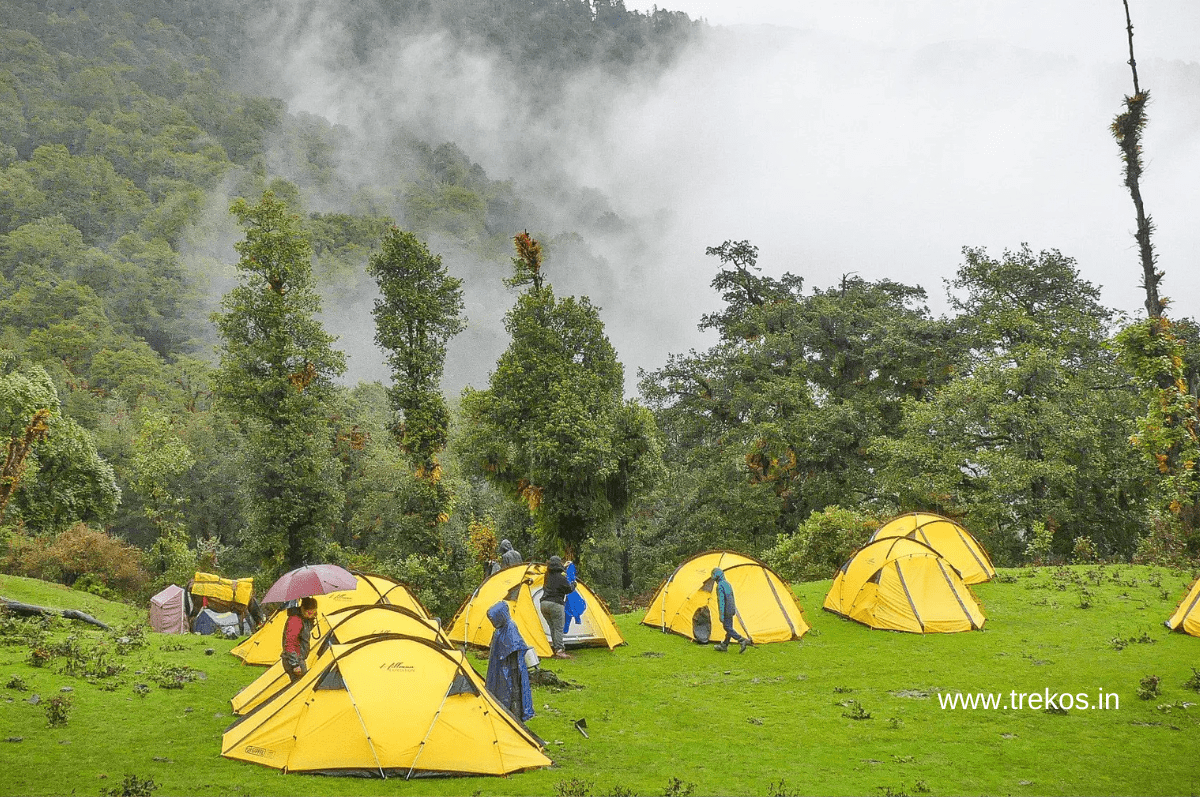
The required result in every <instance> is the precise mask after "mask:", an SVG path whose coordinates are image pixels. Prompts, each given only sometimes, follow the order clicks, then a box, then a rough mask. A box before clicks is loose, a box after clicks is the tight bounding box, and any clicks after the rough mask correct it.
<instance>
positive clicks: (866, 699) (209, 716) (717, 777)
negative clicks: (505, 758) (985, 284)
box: [0, 566, 1200, 795]
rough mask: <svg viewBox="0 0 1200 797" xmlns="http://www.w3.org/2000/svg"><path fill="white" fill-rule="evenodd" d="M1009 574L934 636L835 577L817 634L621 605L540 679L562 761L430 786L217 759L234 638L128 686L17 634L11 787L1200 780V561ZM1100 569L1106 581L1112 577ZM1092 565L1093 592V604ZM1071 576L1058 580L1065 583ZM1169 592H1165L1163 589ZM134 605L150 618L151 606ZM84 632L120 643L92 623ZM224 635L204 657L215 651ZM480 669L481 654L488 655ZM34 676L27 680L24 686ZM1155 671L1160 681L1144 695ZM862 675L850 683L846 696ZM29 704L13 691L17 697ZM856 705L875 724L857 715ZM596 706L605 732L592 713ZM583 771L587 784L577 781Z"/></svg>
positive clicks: (201, 646) (48, 596)
mask: <svg viewBox="0 0 1200 797" xmlns="http://www.w3.org/2000/svg"><path fill="white" fill-rule="evenodd" d="M1070 572H1071V573H1072V574H1073V578H1074V580H1072V579H1068V578H1065V577H1064V576H1063V575H1061V574H1060V575H1059V576H1058V577H1057V578H1056V577H1055V571H1052V570H1049V569H1030V570H1019V571H1010V573H1011V574H1012V575H1015V576H1016V577H1017V578H1016V580H1015V581H1012V582H1009V583H991V584H985V585H981V586H979V587H976V588H975V589H976V592H977V594H978V595H979V596H980V598H981V599H982V600H983V601H984V604H985V608H986V611H987V614H988V617H989V619H988V623H987V627H986V630H985V631H983V632H981V633H970V634H954V635H945V636H937V635H931V636H925V637H922V636H915V635H909V634H897V633H887V632H879V631H871V630H869V629H867V628H865V627H863V626H861V625H858V624H855V623H851V622H848V621H844V620H841V619H839V618H837V617H834V616H833V615H830V614H828V613H825V612H822V611H820V610H819V607H820V604H821V600H822V599H823V597H824V593H825V590H826V589H827V588H828V582H817V583H811V584H801V585H798V587H797V592H798V594H799V595H800V599H801V603H802V604H803V605H804V606H805V607H806V608H807V609H808V614H809V619H810V621H811V622H813V624H814V626H815V630H814V632H813V633H811V634H810V635H808V636H806V637H805V638H804V640H802V641H801V642H800V643H788V644H776V645H766V646H763V647H761V648H758V649H753V650H750V651H747V653H746V654H745V655H738V654H736V653H728V654H724V655H722V654H718V653H715V652H714V651H713V650H712V649H711V648H707V647H699V646H696V645H693V644H692V643H690V642H688V641H687V640H684V639H682V638H679V637H675V636H668V635H663V634H661V633H658V632H655V631H653V630H650V629H648V628H645V627H643V626H640V625H639V624H638V621H639V620H640V619H641V615H640V614H635V615H624V616H620V617H618V618H617V621H618V625H619V626H620V627H621V630H622V632H623V633H624V634H625V636H626V638H627V639H628V641H629V645H628V646H626V647H622V648H618V649H617V650H616V651H614V652H612V653H609V652H607V651H604V650H587V651H582V652H581V653H580V654H579V656H578V658H577V659H576V660H575V661H571V662H555V669H556V670H557V671H558V672H559V673H560V674H561V675H563V676H564V677H566V678H568V679H570V680H573V681H576V682H578V683H580V684H582V685H583V686H584V688H583V689H581V690H578V691H569V692H561V693H554V692H549V691H546V690H542V689H538V690H535V693H534V699H535V702H536V706H537V709H538V715H537V716H536V717H535V718H534V719H533V720H532V721H531V722H530V726H531V727H532V729H533V730H534V731H535V732H537V733H538V734H540V735H541V736H543V737H544V738H545V739H546V740H547V742H548V743H549V748H548V753H549V755H550V757H551V758H553V759H554V761H555V764H556V765H555V767H554V768H551V769H548V770H542V771H537V772H531V773H524V774H520V775H516V776H513V777H511V778H508V779H503V778H470V779H442V780H424V781H420V782H415V783H403V782H399V781H395V780H392V781H389V782H388V783H387V784H386V785H384V784H383V783H381V782H379V781H361V780H353V779H346V778H336V779H329V778H322V777H312V776H302V775H288V776H281V775H279V774H278V773H276V772H275V771H274V770H268V769H265V768H260V767H256V766H253V765H249V764H242V763H238V762H231V761H227V760H225V759H222V758H221V757H220V756H219V752H218V751H219V746H220V737H221V733H222V731H223V730H224V728H225V727H226V726H227V725H228V723H229V721H230V715H229V704H228V699H229V697H230V696H232V695H233V694H234V693H236V692H237V691H238V689H240V688H241V686H242V685H244V684H245V683H248V682H249V681H250V680H251V679H252V678H253V677H255V676H256V675H257V673H258V672H259V670H258V669H257V668H247V667H243V666H242V665H240V664H239V663H238V661H237V660H236V659H235V658H234V657H232V656H230V655H228V650H229V648H230V647H232V646H233V643H232V642H228V641H223V640H213V639H208V638H200V637H187V638H184V639H182V646H183V648H184V649H182V650H170V649H168V650H165V651H164V650H162V646H163V645H168V646H170V645H172V644H176V645H177V644H179V643H180V642H181V640H180V639H179V638H170V637H161V636H157V635H152V636H151V640H152V641H151V643H150V646H149V648H147V649H144V650H142V651H137V652H134V653H132V654H130V655H129V656H128V657H126V658H124V659H121V661H123V662H125V663H127V664H128V665H129V669H128V670H127V671H126V672H125V673H123V674H122V675H120V676H118V680H119V681H120V682H121V685H120V686H118V687H117V688H116V690H115V691H103V690H102V689H100V688H99V687H98V686H96V685H93V684H89V683H87V682H84V681H80V680H77V679H72V678H70V677H67V676H65V675H60V674H56V673H55V672H52V671H48V670H38V669H33V668H30V667H29V666H28V665H26V664H25V663H24V660H25V657H26V655H27V649H26V648H25V647H23V646H4V647H0V739H4V738H6V737H12V736H21V737H23V739H24V740H23V741H21V742H3V741H0V744H2V745H3V748H2V749H3V753H4V760H5V764H6V765H5V766H4V767H0V794H4V795H16V794H62V793H70V792H72V791H74V792H75V793H77V794H98V793H99V792H100V789H103V788H111V787H112V786H114V785H118V784H119V783H120V782H121V780H122V778H123V777H124V776H125V775H127V774H136V775H138V776H139V777H152V778H154V780H155V781H157V782H159V783H161V784H162V789H161V790H160V791H159V792H158V793H159V794H316V795H319V794H379V793H385V792H386V793H388V794H472V793H480V794H555V793H578V791H577V790H569V789H568V787H569V786H571V785H575V786H578V785H580V784H583V785H590V789H591V792H592V793H594V794H607V793H610V792H611V791H612V790H613V789H614V788H615V787H617V786H620V787H622V788H624V789H627V790H631V791H633V792H635V793H638V794H662V793H663V792H664V790H665V789H666V787H667V784H668V781H669V779H670V778H673V777H674V778H679V779H680V780H681V781H684V782H685V783H690V784H694V787H695V793H696V794H719V793H724V794H728V793H735V794H768V793H778V792H779V787H778V785H777V784H778V782H779V781H780V780H782V781H784V786H783V789H784V791H785V792H787V793H797V794H809V793H821V794H881V793H887V792H889V791H890V792H891V793H899V792H903V791H907V792H908V793H917V790H918V789H919V788H921V787H925V786H927V787H928V788H929V789H930V790H931V793H933V794H947V793H953V794H991V793H1003V794H1080V793H1090V794H1179V793H1196V792H1197V791H1198V790H1200V772H1198V771H1197V770H1196V768H1195V765H1194V753H1195V751H1196V750H1197V749H1200V705H1198V706H1195V707H1192V708H1183V707H1181V706H1180V704H1182V703H1184V702H1187V701H1191V702H1196V703H1200V695H1197V694H1196V693H1195V692H1192V691H1190V690H1188V689H1186V688H1185V687H1184V686H1183V684H1184V682H1185V681H1186V680H1187V679H1188V678H1189V677H1190V676H1191V675H1192V669H1191V667H1192V666H1193V665H1197V666H1200V655H1198V654H1200V639H1195V638H1192V637H1187V636H1183V635H1180V634H1170V633H1168V632H1167V631H1166V629H1165V628H1163V626H1162V621H1163V620H1164V619H1165V618H1166V617H1167V616H1168V615H1169V613H1170V611H1171V610H1172V609H1173V608H1174V606H1175V604H1176V602H1177V601H1178V600H1179V599H1180V598H1181V597H1182V595H1183V590H1184V588H1185V586H1186V581H1187V578H1186V576H1185V575H1183V574H1178V573H1169V572H1168V571H1165V570H1161V569H1151V568H1145V567H1130V566H1108V567H1103V568H1086V567H1079V568H1071V571H1070ZM1096 581H1099V582H1100V583H1099V584H1097V583H1095V582H1096ZM1080 582H1082V583H1083V584H1084V585H1086V587H1087V589H1088V590H1089V591H1090V592H1091V593H1093V595H1092V599H1091V600H1092V604H1093V605H1092V607H1091V608H1088V609H1082V608H1079V602H1080V601H1079V596H1080V594H1081V586H1080ZM1060 584H1061V585H1062V586H1064V587H1065V589H1062V590H1060V589H1059V588H1058V587H1059V585H1060ZM1164 593H1165V597H1164ZM0 595H5V596H7V597H12V598H17V599H23V600H28V601H31V602H43V603H47V604H51V605H55V606H63V607H68V606H69V607H73V608H82V609H84V610H86V611H89V612H91V613H93V614H95V615H96V616H98V617H100V618H101V619H106V620H110V621H114V622H125V621H127V619H128V617H129V612H128V611H127V610H126V609H124V608H123V607H116V606H115V605H111V604H105V602H103V601H100V600H98V599H95V598H93V597H92V596H88V595H82V594H79V593H73V592H69V591H60V590H58V589H56V588H55V587H53V586H51V585H42V584H40V583H39V582H29V581H26V580H20V579H13V578H10V577H5V576H0ZM134 614H137V613H136V612H135V613H134ZM72 630H75V631H77V632H79V633H81V634H86V635H93V636H95V638H97V639H100V638H103V634H102V633H100V632H99V631H98V630H97V631H95V632H93V631H91V630H87V629H85V628H84V627H82V626H81V625H79V624H72ZM1143 633H1145V634H1148V636H1149V638H1150V639H1153V640H1154V642H1153V643H1137V642H1131V643H1129V644H1128V646H1127V647H1125V648H1124V649H1122V650H1118V649H1117V648H1116V647H1115V646H1114V645H1113V644H1112V643H1111V640H1112V639H1113V638H1114V637H1122V638H1129V637H1140V636H1142V635H1143ZM207 648H213V649H215V655H211V656H206V655H205V649H207ZM152 659H153V660H158V661H164V662H170V663H187V664H191V665H192V666H195V667H197V668H199V669H201V670H203V671H204V672H205V680H202V681H197V682H194V683H191V684H188V685H187V686H186V687H185V688H184V689H182V690H164V689H159V688H152V689H151V691H150V693H149V694H148V695H147V696H146V697H138V696H137V695H136V694H135V693H134V691H133V684H134V683H136V682H137V675H136V674H135V672H134V671H135V670H137V669H139V668H140V667H142V666H144V665H145V664H146V663H147V662H148V661H150V660H152ZM476 663H477V665H478V666H479V667H480V668H481V669H482V666H483V662H482V661H478V660H476ZM15 674H19V675H21V676H22V677H24V678H25V680H26V681H27V682H28V684H29V685H30V687H31V689H30V691H29V692H27V693H22V692H17V691H15V690H13V689H10V688H6V686H5V684H7V682H8V681H9V679H10V678H11V677H12V675H15ZM1146 675H1157V676H1159V677H1160V678H1161V679H1162V689H1163V692H1162V695H1161V696H1160V697H1159V698H1157V699H1154V700H1150V701H1144V700H1139V699H1138V697H1137V689H1138V684H1139V681H1140V680H1141V679H1142V678H1143V677H1144V676H1146ZM62 686H72V687H74V696H75V700H76V707H75V709H74V712H73V713H72V715H71V718H70V721H69V723H68V725H67V727H65V728H61V729H50V728H48V727H47V723H46V718H45V714H44V711H43V710H42V707H41V706H33V705H30V704H29V703H28V702H27V700H28V698H29V695H30V694H31V693H34V692H36V693H39V694H41V695H42V696H43V697H48V696H50V695H51V694H54V693H57V691H58V690H59V688H60V687H62ZM1047 688H1049V689H1050V691H1051V692H1064V691H1067V692H1072V693H1075V692H1086V693H1088V695H1089V698H1091V697H1093V696H1094V695H1095V694H1096V693H1097V691H1098V690H1099V689H1101V688H1102V689H1104V691H1106V692H1116V693H1118V694H1119V696H1120V701H1121V704H1120V710H1109V711H1072V712H1070V713H1069V714H1067V715H1065V716H1059V715H1052V714H1048V713H1045V712H1042V711H1028V710H1026V711H1007V712H1005V711H983V710H978V711H963V710H957V711H950V710H942V709H940V708H939V704H938V700H937V696H936V694H934V695H932V696H930V697H920V696H904V695H901V694H897V693H898V692H901V691H904V690H913V691H918V692H934V691H935V690H941V691H943V692H947V691H950V692H953V691H959V690H962V691H968V692H975V691H995V692H1004V693H1005V694H1007V693H1008V692H1009V691H1011V690H1017V691H1024V692H1033V691H1037V692H1042V691H1043V690H1044V689H1047ZM846 690H849V691H846ZM9 700H11V701H12V702H8V701H9ZM846 700H857V701H859V703H860V704H861V706H862V707H863V708H864V709H865V710H866V711H867V712H869V713H870V714H871V715H872V718H871V719H864V720H853V719H849V718H847V717H844V716H843V714H844V713H845V712H846V710H847V709H846V708H845V707H843V706H841V705H839V703H840V702H842V701H846ZM580 717H586V718H587V720H588V729H589V732H590V735H591V738H590V739H584V738H583V737H582V736H581V735H580V734H579V733H578V732H576V731H575V730H574V729H573V728H572V722H573V721H574V720H576V719H579V718H580ZM571 781H575V782H576V783H574V784H572V783H570V782H571Z"/></svg>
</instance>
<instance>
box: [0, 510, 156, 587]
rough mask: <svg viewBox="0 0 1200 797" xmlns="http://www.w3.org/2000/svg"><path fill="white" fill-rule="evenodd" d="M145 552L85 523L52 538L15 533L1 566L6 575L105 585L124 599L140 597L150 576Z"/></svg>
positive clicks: (85, 584)
mask: <svg viewBox="0 0 1200 797" xmlns="http://www.w3.org/2000/svg"><path fill="white" fill-rule="evenodd" d="M141 559H142V553H141V551H139V550H138V549H137V548H135V547H133V546H132V545H128V544H126V543H124V542H121V541H120V540H118V539H115V538H113V537H110V536H108V535H107V534H105V533H104V532H103V531H98V530H96V529H93V528H91V527H89V526H87V525H86V524H84V523H76V524H75V525H74V526H72V527H71V528H69V529H67V530H66V531H64V532H62V533H61V534H59V535H58V536H57V537H54V538H53V539H47V538H39V537H29V536H27V535H25V534H21V533H14V534H13V535H12V536H11V537H10V538H9V542H8V550H7V551H6V553H5V557H4V559H3V562H2V565H3V569H4V572H6V573H12V574H14V575H18V576H27V577H29V578H39V579H42V580H43V581H56V582H58V583H60V584H66V585H67V586H68V587H71V586H74V585H75V584H76V582H78V581H79V580H80V579H81V578H84V577H85V576H86V578H84V581H83V585H84V586H85V587H86V586H89V585H90V586H92V587H96V586H98V585H101V586H103V587H104V588H106V589H108V590H112V591H113V592H115V593H116V594H118V595H121V596H124V597H135V596H139V595H140V593H141V592H142V591H143V590H144V588H145V587H146V585H147V584H148V583H149V580H150V576H149V574H148V573H146V571H145V570H143V569H142V566H141Z"/></svg>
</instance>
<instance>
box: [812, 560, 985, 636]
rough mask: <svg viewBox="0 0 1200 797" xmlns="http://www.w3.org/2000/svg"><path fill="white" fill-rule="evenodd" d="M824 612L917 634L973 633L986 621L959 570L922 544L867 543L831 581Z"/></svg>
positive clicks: (874, 626) (887, 628) (873, 625)
mask: <svg viewBox="0 0 1200 797" xmlns="http://www.w3.org/2000/svg"><path fill="white" fill-rule="evenodd" d="M824 608H825V609H827V610H828V611H831V612H833V613H834V614H840V615H842V616H843V617H848V618H849V619H851V620H856V621H858V622H860V623H863V624H864V625H868V626H870V627H871V628H880V629H885V630H889V631H910V632H913V633H917V634H926V633H951V632H955V631H973V630H978V629H981V628H983V623H984V621H985V620H986V618H985V617H984V615H983V609H982V608H981V607H980V606H979V601H978V600H976V598H975V595H974V594H973V593H972V592H971V589H970V588H969V587H968V586H967V585H966V584H964V583H963V580H962V577H961V576H960V575H959V573H958V570H956V569H955V568H954V566H953V565H951V564H950V563H949V562H948V561H946V559H945V558H943V557H942V556H941V555H939V554H938V552H937V551H935V550H934V549H933V548H930V547H929V546H928V545H926V544H925V543H923V542H920V541H918V540H914V539H911V538H909V537H890V538H884V539H880V540H876V541H875V542H869V543H867V544H866V545H864V546H863V547H862V548H859V549H858V551H856V552H855V553H854V555H853V556H851V557H850V558H849V559H848V560H847V561H846V563H845V564H844V565H842V566H841V568H840V569H839V570H838V572H837V574H836V575H835V576H834V578H833V586H832V587H830V589H829V594H828V595H826V596H825V605H824Z"/></svg>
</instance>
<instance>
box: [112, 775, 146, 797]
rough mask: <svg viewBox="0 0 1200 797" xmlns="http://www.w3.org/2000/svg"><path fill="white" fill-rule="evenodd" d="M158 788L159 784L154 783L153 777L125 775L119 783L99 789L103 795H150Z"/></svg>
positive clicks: (131, 796)
mask: <svg viewBox="0 0 1200 797" xmlns="http://www.w3.org/2000/svg"><path fill="white" fill-rule="evenodd" d="M159 788H160V787H159V784H157V783H155V782H154V779H153V778H139V777H138V776H137V775H126V776H125V780H123V781H121V785H119V786H113V787H112V788H111V789H101V790H100V794H101V795H103V797H151V795H153V794H154V792H155V791H157V790H158V789H159Z"/></svg>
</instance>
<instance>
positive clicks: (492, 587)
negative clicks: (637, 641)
mask: <svg viewBox="0 0 1200 797" xmlns="http://www.w3.org/2000/svg"><path fill="white" fill-rule="evenodd" d="M545 583H546V566H545V565H544V564H538V563H535V562H530V563H525V564H518V565H513V566H512V567H506V568H504V569H503V570H501V571H500V572H498V573H493V574H492V575H491V576H489V577H488V578H486V579H484V582H483V583H482V584H480V585H479V587H478V588H477V589H476V590H475V591H474V592H473V593H471V595H470V597H468V598H467V599H466V601H464V602H463V605H462V606H461V607H459V610H458V614H456V615H454V620H453V622H451V623H450V629H449V630H448V631H447V632H446V636H448V637H450V640H451V641H452V642H454V643H456V644H467V645H473V646H474V647H480V648H486V647H487V646H488V645H490V644H492V634H493V633H495V631H496V628H495V626H493V625H492V621H491V620H489V619H488V617H487V610H488V609H490V608H491V607H492V606H495V605H496V603H497V602H499V601H502V600H506V601H508V602H509V612H510V614H511V615H512V619H513V622H515V623H516V624H517V628H518V629H519V630H520V631H521V636H522V637H523V638H524V639H525V641H526V642H527V643H528V644H529V645H530V647H532V648H533V650H534V652H536V653H537V654H538V655H539V656H541V657H542V658H544V659H548V658H550V657H551V656H553V655H554V651H553V650H552V649H551V647H550V628H549V626H547V625H546V620H545V618H543V617H542V612H541V609H540V608H539V604H540V603H541V600H542V588H543V586H544V585H545ZM575 591H576V592H577V593H579V596H580V597H582V598H583V599H584V601H585V602H586V603H587V609H585V610H584V612H583V615H582V616H581V618H580V620H579V622H572V623H571V625H570V628H569V629H567V632H566V633H565V634H563V642H564V643H566V645H567V646H568V647H578V646H588V647H599V646H604V647H607V648H608V649H609V650H612V649H613V648H615V647H616V646H617V645H624V644H625V637H623V636H621V632H620V631H619V630H617V625H616V623H614V622H613V619H612V615H611V614H610V613H609V611H608V606H607V605H605V603H604V601H603V600H601V599H600V596H599V595H597V594H596V593H594V592H592V591H591V590H590V589H588V587H587V585H586V584H584V583H583V582H582V581H576V582H575Z"/></svg>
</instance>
